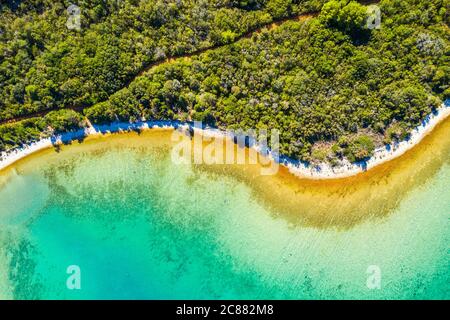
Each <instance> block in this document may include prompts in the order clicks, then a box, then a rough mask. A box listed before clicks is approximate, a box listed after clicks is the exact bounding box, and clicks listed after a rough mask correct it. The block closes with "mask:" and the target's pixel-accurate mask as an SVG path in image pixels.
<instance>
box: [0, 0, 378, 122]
mask: <svg viewBox="0 0 450 320" xmlns="http://www.w3.org/2000/svg"><path fill="white" fill-rule="evenodd" d="M359 2H360V3H361V4H364V5H370V4H375V3H378V2H380V0H361V1H359ZM319 13H320V11H313V12H307V13H302V14H299V15H295V16H291V17H285V18H281V19H276V20H273V21H271V22H270V23H268V24H266V25H263V26H259V27H256V28H254V29H251V30H249V31H247V32H246V33H244V34H242V35H240V36H239V37H237V38H236V39H235V40H234V41H233V42H230V43H227V44H223V45H214V46H210V47H207V48H203V49H200V50H197V51H194V52H190V53H185V54H182V55H178V56H172V57H167V58H164V59H161V60H157V61H154V62H152V63H150V64H148V65H144V66H143V68H142V70H141V71H139V73H137V74H136V75H135V76H133V77H131V78H130V80H128V81H127V82H126V83H125V85H124V86H123V87H122V88H121V89H119V90H118V91H120V90H123V89H124V88H128V87H129V86H130V84H131V83H132V82H133V81H134V80H135V79H136V78H137V77H140V76H142V75H144V74H145V73H147V72H148V71H150V70H151V69H153V68H155V67H158V66H160V65H163V64H169V63H173V62H175V61H177V60H181V59H190V58H192V57H193V56H197V55H199V54H202V53H204V52H206V51H210V50H216V49H219V48H222V47H226V46H229V45H232V44H234V43H236V42H238V41H240V40H242V39H244V38H250V37H252V36H253V35H254V34H259V33H261V32H262V30H264V29H268V30H273V29H275V28H277V27H279V26H281V25H282V24H284V23H286V22H288V21H306V20H308V19H311V18H314V17H316V16H318V15H319ZM116 92H117V91H116ZM114 93H115V92H114ZM114 93H112V94H111V95H113V94H114ZM101 102H104V101H101ZM101 102H98V103H101ZM92 106H94V105H89V106H82V107H69V108H65V109H70V110H74V111H76V112H79V113H82V112H83V110H84V109H87V108H90V107H92ZM56 110H61V108H51V109H47V110H41V111H37V112H32V113H29V114H26V115H23V116H18V117H15V118H12V119H5V120H0V125H3V124H13V123H16V122H20V121H24V120H27V119H31V118H39V117H44V116H45V115H47V114H48V113H50V112H52V111H56Z"/></svg>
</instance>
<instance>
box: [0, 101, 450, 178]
mask: <svg viewBox="0 0 450 320" xmlns="http://www.w3.org/2000/svg"><path fill="white" fill-rule="evenodd" d="M448 116H450V104H449V103H448V101H447V103H446V104H443V105H442V106H441V107H440V108H439V109H437V110H436V112H434V113H433V114H430V115H429V116H428V117H427V118H426V120H424V121H423V122H422V124H421V125H420V126H418V127H417V128H415V129H414V130H413V131H412V132H411V136H410V138H409V139H408V140H405V141H402V142H399V143H396V144H393V145H388V146H384V147H381V148H378V149H376V150H375V152H374V155H373V156H372V157H371V158H370V159H369V160H368V161H366V162H361V163H356V164H352V163H350V162H349V161H346V160H345V161H343V162H342V164H341V165H340V166H338V167H331V166H330V165H329V164H325V163H323V164H320V165H317V166H311V165H309V164H308V163H304V162H300V161H296V160H292V159H289V158H287V157H284V156H280V158H279V159H278V160H277V162H279V163H280V164H281V165H283V166H285V167H287V168H288V169H289V171H290V172H291V173H292V174H294V175H296V176H298V177H301V178H308V179H339V178H346V177H351V176H354V175H357V174H359V173H361V172H364V171H367V170H370V169H372V168H374V167H376V166H378V165H380V164H382V163H385V162H387V161H390V160H392V159H395V158H397V157H399V156H401V155H402V154H404V153H405V152H406V151H408V150H410V149H411V148H413V147H414V146H416V145H417V144H418V143H420V141H422V139H423V138H424V137H425V136H426V135H428V134H429V133H430V132H431V131H432V130H433V129H434V128H435V127H436V125H437V124H438V123H440V122H441V121H443V120H444V119H446V118H447V117H448ZM153 128H161V129H177V128H185V129H188V128H189V129H191V130H193V131H195V132H196V133H200V134H202V135H204V136H209V137H225V136H227V137H230V134H229V133H227V132H224V131H221V130H219V129H211V128H206V129H201V128H197V127H194V126H193V125H192V124H188V123H183V122H179V121H142V122H136V123H132V124H130V123H123V122H119V123H111V124H108V125H94V126H90V127H87V128H83V129H80V130H78V131H74V132H67V133H63V134H60V135H57V136H52V137H49V138H45V139H41V140H39V141H37V142H33V143H30V144H29V145H27V146H25V147H23V148H18V149H15V150H12V151H9V152H2V153H1V154H0V171H1V170H3V169H5V168H7V167H9V166H11V165H13V164H14V163H15V162H16V161H19V160H20V159H22V158H25V157H27V156H29V155H31V154H33V153H35V152H38V151H40V150H43V149H47V148H51V147H52V146H54V145H55V144H58V143H69V142H71V141H74V140H79V139H83V138H85V137H87V136H92V135H103V134H109V133H117V132H129V131H133V130H149V129H153ZM252 148H254V149H256V150H257V151H260V148H259V146H257V145H254V146H252ZM266 155H267V156H268V157H269V158H270V159H271V160H273V161H275V157H274V156H273V155H272V154H271V152H270V151H268V152H266Z"/></svg>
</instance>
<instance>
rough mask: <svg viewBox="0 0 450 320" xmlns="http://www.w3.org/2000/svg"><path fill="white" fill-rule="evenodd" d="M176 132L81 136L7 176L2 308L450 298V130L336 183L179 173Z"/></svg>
mask: <svg viewBox="0 0 450 320" xmlns="http://www.w3.org/2000/svg"><path fill="white" fill-rule="evenodd" d="M170 136H171V133H170V131H161V130H152V131H148V132H143V133H141V134H140V135H138V134H137V133H129V134H118V135H113V136H111V137H108V138H104V137H100V138H88V139H87V140H86V141H85V142H83V143H82V144H78V143H74V144H73V145H71V146H63V147H62V148H61V150H59V152H56V151H55V150H53V149H51V150H45V151H42V152H40V153H38V154H35V155H33V156H31V157H29V158H27V159H24V160H22V161H20V162H19V163H16V164H15V165H14V166H13V167H11V168H9V169H8V170H6V171H4V172H3V173H2V174H1V176H0V297H2V298H16V299H24V298H26V299H39V298H40V299H55V298H63V299H71V298H82V299H90V298H102V299H110V298H125V299H128V298H138V299H139V298H153V299H172V298H190V299H195V298H198V299H216V298H219V299H241V298H246V299H247V298H249V299H276V298H287V299H307V298H313V299H339V298H361V299H367V298H369V299H370V298H393V299H411V298H425V299H427V298H428V299H429V298H444V299H448V298H450V296H449V292H450V290H449V289H450V288H449V283H450V281H449V280H450V271H449V270H450V269H449V251H448V248H449V243H450V228H449V217H450V192H449V190H450V139H449V138H448V137H450V121H449V120H446V121H445V122H443V123H442V124H441V125H439V126H438V127H437V128H436V129H435V130H434V132H433V133H432V134H431V135H430V136H428V137H426V138H425V139H424V140H423V142H422V143H421V144H420V145H419V146H417V147H416V148H414V149H413V150H411V151H410V152H408V153H406V154H405V155H403V156H402V157H400V158H398V159H395V160H393V161H391V162H389V163H386V164H383V165H381V166H379V167H377V168H376V169H374V170H371V171H369V172H367V173H364V174H361V175H359V176H356V177H352V178H347V179H341V180H336V181H314V180H300V179H298V178H295V177H293V176H291V175H290V174H289V173H288V172H287V170H286V169H283V168H281V169H280V172H279V173H278V174H277V175H274V176H261V175H260V167H259V166H258V165H245V166H243V165H234V166H229V165H222V166H216V165H212V166H206V165H190V164H186V165H176V164H174V163H173V162H172V161H171V149H172V147H173V144H174V143H173V142H171V139H170ZM71 265H76V266H79V268H80V271H81V290H69V289H68V288H67V285H66V280H67V278H68V277H69V274H67V273H66V271H67V268H68V267H69V266H71ZM373 270H377V271H379V272H380V278H379V280H380V281H376V280H378V279H375V280H374V275H375V274H374V273H373V272H374V271H373ZM374 281H375V282H374ZM368 284H369V285H368ZM374 284H379V285H380V286H379V288H378V286H377V285H374Z"/></svg>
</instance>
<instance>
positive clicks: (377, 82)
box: [0, 0, 450, 163]
mask: <svg viewBox="0 0 450 320" xmlns="http://www.w3.org/2000/svg"><path fill="white" fill-rule="evenodd" d="M87 2H88V1H86V3H87ZM97 2H98V3H99V4H95V3H96V1H89V3H90V4H84V2H83V3H80V6H81V7H83V8H86V10H82V12H83V16H82V19H81V20H82V22H83V27H82V28H81V31H79V32H76V31H73V30H72V31H70V30H67V28H65V27H64V24H65V20H66V19H67V17H66V16H64V10H65V8H66V7H67V6H68V4H67V3H64V2H58V1H55V2H50V1H48V2H47V1H37V0H36V1H15V2H14V1H13V2H9V5H6V6H5V5H2V18H1V20H2V22H1V25H0V31H1V32H0V33H1V37H2V38H1V39H2V41H1V44H0V45H1V46H2V47H1V49H2V50H0V51H1V54H2V58H1V59H2V60H1V65H0V70H1V71H0V77H1V81H2V88H1V89H0V90H2V91H1V101H0V103H1V104H0V109H1V113H0V114H1V118H0V119H2V120H3V121H4V120H7V119H11V118H15V117H17V116H22V115H26V114H32V113H33V112H36V111H41V110H53V109H60V108H72V109H74V110H78V111H80V110H81V109H84V110H83V113H84V115H85V116H87V117H88V118H89V119H90V120H91V121H92V122H97V123H99V122H110V121H116V120H123V121H135V120H138V119H141V118H142V117H144V118H146V119H178V120H182V121H186V120H202V121H205V122H207V123H208V124H210V125H213V126H218V127H220V128H224V129H225V128H241V129H247V128H256V129H259V128H277V129H279V130H280V134H281V137H280V138H281V152H282V153H283V154H285V155H287V156H290V157H292V158H296V159H302V160H306V161H325V160H327V161H330V162H331V163H336V161H337V159H339V158H343V157H346V158H348V159H349V160H350V161H359V160H362V159H365V158H367V157H369V156H370V155H371V154H372V152H373V150H374V148H375V147H376V146H378V145H382V144H383V143H390V142H392V141H393V140H402V139H404V138H406V137H407V136H408V133H409V132H410V130H411V129H412V128H413V127H415V126H417V125H418V124H419V123H420V121H422V120H423V119H424V118H425V116H426V115H428V114H430V113H431V112H432V111H433V110H434V109H435V108H437V107H438V106H439V105H440V104H441V103H442V101H443V99H446V98H449V96H450V89H449V75H450V64H449V61H450V57H449V53H450V50H449V49H450V48H449V36H450V33H449V14H448V12H449V10H448V9H449V1H448V0H431V1H426V0H408V1H400V0H383V1H381V2H380V3H378V6H379V7H380V10H381V14H382V22H381V28H380V29H369V28H367V27H366V23H365V22H366V21H367V18H368V11H367V8H366V7H365V6H364V5H362V4H359V3H357V2H354V1H347V0H345V1H342V0H341V1H337V0H336V1H334V0H333V1H294V0H292V1H281V0H267V1H264V0H261V1H258V0H254V1H251V0H249V1H232V0H229V1H227V0H223V1H220V0H215V1H119V2H117V1H97ZM109 2H111V3H109ZM324 2H326V3H325V5H323V7H322V4H323V3H324ZM320 8H321V12H320V14H319V15H318V16H316V17H313V18H310V19H306V20H303V19H301V20H300V21H298V20H296V19H295V20H292V21H286V22H284V23H283V24H281V25H280V26H279V27H275V28H263V29H262V30H260V31H258V32H253V33H252V35H251V36H249V37H244V38H242V39H239V40H237V39H238V38H239V36H240V35H243V34H245V33H246V32H247V31H253V30H254V29H255V28H257V27H258V26H261V25H264V24H268V23H270V22H271V21H273V20H277V19H280V18H283V17H290V16H294V15H297V14H299V13H301V12H314V11H316V10H319V9H320ZM30 17H33V18H30ZM61 17H63V18H64V19H63V18H61ZM56 25H59V26H60V28H57V29H52V26H56ZM212 47H214V48H213V49H210V50H206V51H204V52H201V53H199V54H198V55H193V56H191V57H189V58H183V59H178V60H175V61H170V62H167V63H162V64H160V65H158V66H155V67H153V68H150V69H149V71H147V72H145V73H144V74H142V75H139V76H137V77H136V75H138V74H139V73H140V71H142V70H143V69H144V68H145V67H146V66H148V65H151V63H153V62H155V61H159V60H161V59H165V57H168V56H178V55H183V54H185V53H189V52H196V51H198V50H202V49H205V48H212ZM80 112H81V111H80ZM80 112H76V111H73V110H62V111H52V112H50V113H48V114H46V115H45V116H43V117H38V118H31V119H28V120H25V121H20V122H16V123H13V124H4V125H1V126H0V149H1V150H5V149H8V148H11V147H14V146H17V145H20V144H21V143H24V142H28V141H30V140H33V139H37V138H38V137H39V136H40V135H42V134H49V129H50V128H49V127H51V128H52V129H53V130H58V131H63V130H67V129H71V128H76V127H78V126H81V125H83V120H82V119H83V117H82V115H81V114H80Z"/></svg>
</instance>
